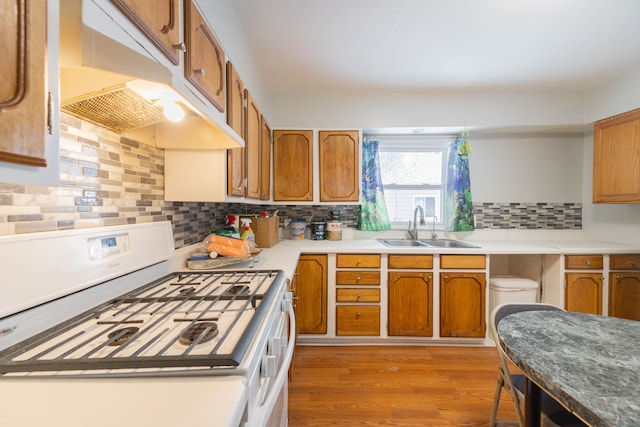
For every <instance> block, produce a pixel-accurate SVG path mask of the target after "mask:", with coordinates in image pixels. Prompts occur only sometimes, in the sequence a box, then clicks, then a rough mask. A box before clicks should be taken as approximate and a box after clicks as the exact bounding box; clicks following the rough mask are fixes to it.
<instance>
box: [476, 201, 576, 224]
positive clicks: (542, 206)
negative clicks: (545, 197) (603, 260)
mask: <svg viewBox="0 0 640 427" xmlns="http://www.w3.org/2000/svg"><path fill="white" fill-rule="evenodd" d="M473 211H474V215H475V221H476V228H477V229H480V228H491V229H513V228H519V229H530V230H536V229H545V230H581V229H582V203H474V204H473Z"/></svg>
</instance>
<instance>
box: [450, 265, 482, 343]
mask: <svg viewBox="0 0 640 427" xmlns="http://www.w3.org/2000/svg"><path fill="white" fill-rule="evenodd" d="M485 288H486V277H485V274H484V273H458V272H455V273H440V335H441V336H443V337H477V338H482V337H484V336H485V328H486V326H485Z"/></svg>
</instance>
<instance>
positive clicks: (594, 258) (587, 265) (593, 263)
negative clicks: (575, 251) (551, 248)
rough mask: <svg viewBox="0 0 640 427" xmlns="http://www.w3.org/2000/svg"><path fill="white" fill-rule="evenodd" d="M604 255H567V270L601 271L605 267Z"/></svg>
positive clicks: (565, 260)
mask: <svg viewBox="0 0 640 427" xmlns="http://www.w3.org/2000/svg"><path fill="white" fill-rule="evenodd" d="M602 259H603V256H602V255H565V257H564V265H565V268H567V269H570V270H581V269H585V270H586V269H596V270H601V269H602V266H603V262H602Z"/></svg>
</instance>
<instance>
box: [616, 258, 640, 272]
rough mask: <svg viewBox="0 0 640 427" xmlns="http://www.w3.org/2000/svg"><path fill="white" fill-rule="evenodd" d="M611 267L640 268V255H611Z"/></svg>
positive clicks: (618, 268)
mask: <svg viewBox="0 0 640 427" xmlns="http://www.w3.org/2000/svg"><path fill="white" fill-rule="evenodd" d="M609 268H610V269H611V270H638V269H640V255H639V254H631V255H611V256H610V257H609Z"/></svg>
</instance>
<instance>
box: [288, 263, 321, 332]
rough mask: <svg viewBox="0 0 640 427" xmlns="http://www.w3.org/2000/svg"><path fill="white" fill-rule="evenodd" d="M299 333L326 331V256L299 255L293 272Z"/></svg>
mask: <svg viewBox="0 0 640 427" xmlns="http://www.w3.org/2000/svg"><path fill="white" fill-rule="evenodd" d="M295 275H296V277H295V282H296V297H297V300H296V325H297V328H296V329H297V330H298V333H299V334H326V333H327V256H326V255H304V254H303V255H300V258H299V260H298V266H297V267H296V273H295Z"/></svg>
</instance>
